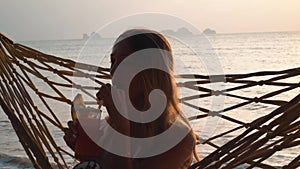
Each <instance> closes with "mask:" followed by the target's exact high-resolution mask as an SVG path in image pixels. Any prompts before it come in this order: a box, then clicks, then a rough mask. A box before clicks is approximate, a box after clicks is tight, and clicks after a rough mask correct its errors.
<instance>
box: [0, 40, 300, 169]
mask: <svg viewBox="0 0 300 169" xmlns="http://www.w3.org/2000/svg"><path fill="white" fill-rule="evenodd" d="M0 39H1V44H0V103H1V106H2V109H3V111H4V112H5V114H6V115H7V116H8V118H9V120H10V121H11V124H12V126H13V128H14V130H15V132H16V134H17V136H18V138H19V141H20V143H21V144H22V146H23V147H24V150H25V152H26V154H27V156H28V157H29V158H30V160H31V161H32V163H33V165H34V167H35V168H70V167H71V165H72V163H71V162H70V161H72V159H73V152H72V151H70V149H69V148H68V147H67V146H66V145H65V143H64V142H63V140H62V137H63V131H64V129H65V127H66V122H67V120H68V119H70V118H71V116H70V111H69V110H70V107H71V103H72V97H73V96H72V92H70V91H72V90H74V89H75V90H76V91H79V92H81V93H83V94H84V95H85V96H86V97H87V98H88V99H86V100H87V101H86V103H87V104H89V105H91V106H93V105H96V102H95V95H94V93H95V92H96V91H97V90H98V89H99V87H100V86H101V85H102V84H103V83H106V82H109V75H108V69H106V68H101V67H97V66H93V65H87V64H83V63H78V62H74V61H72V60H68V59H63V58H59V57H55V56H51V55H47V54H44V53H41V52H39V51H37V50H34V49H31V48H29V47H26V46H23V45H21V44H15V43H13V41H11V40H9V39H8V38H6V37H5V36H4V35H0ZM218 77H220V78H218ZM177 78H180V80H179V81H180V83H178V86H179V87H180V88H185V89H187V90H188V91H190V92H188V96H184V97H182V98H181V102H182V104H183V106H186V107H188V108H190V110H191V111H194V112H195V113H194V115H191V116H189V119H190V121H191V124H192V125H196V126H197V124H202V123H204V120H205V119H208V118H210V117H216V118H217V119H218V123H222V124H226V125H225V126H226V127H222V129H220V130H219V129H218V128H216V131H215V132H214V134H212V135H205V134H204V135H203V137H202V135H201V132H200V139H199V145H198V149H204V150H205V151H204V152H205V153H203V154H200V156H201V157H202V159H201V161H200V162H196V163H194V164H193V166H191V167H190V168H234V167H238V166H240V167H242V168H253V167H258V168H278V167H283V168H296V167H299V166H300V154H299V151H300V139H299V137H300V118H299V117H300V94H299V93H300V90H299V88H300V83H299V82H300V68H294V69H289V70H284V71H265V72H257V73H250V74H230V75H222V76H221V75H220V76H217V75H215V76H213V77H212V76H205V75H192V74H189V75H181V76H178V77H177ZM211 78H213V79H219V81H218V80H214V81H213V82H211V80H210V79H211ZM75 79H84V81H92V82H93V83H92V84H94V85H93V86H91V85H87V84H89V83H82V84H80V83H77V81H76V80H75ZM211 83H222V84H223V86H225V89H224V90H213V89H212V87H211ZM253 91H255V92H253ZM218 96H224V97H226V99H225V103H224V109H222V110H211V109H210V107H209V106H205V105H206V104H205V102H209V99H210V98H212V97H218ZM195 100H199V104H195V103H194V102H193V101H195ZM200 103H201V104H200ZM207 105H208V104H207ZM200 129H201V128H200ZM200 129H199V130H200ZM197 130H198V129H197V128H195V131H196V132H197ZM204 136H206V137H204ZM277 157H282V158H283V159H284V160H283V161H284V162H283V163H279V162H276V161H274V159H275V160H277V159H278V158H277ZM272 159H273V161H272Z"/></svg>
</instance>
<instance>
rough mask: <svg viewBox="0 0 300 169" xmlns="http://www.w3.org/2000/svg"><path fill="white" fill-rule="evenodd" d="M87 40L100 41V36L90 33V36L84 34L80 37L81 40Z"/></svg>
mask: <svg viewBox="0 0 300 169" xmlns="http://www.w3.org/2000/svg"><path fill="white" fill-rule="evenodd" d="M89 38H91V39H101V36H100V35H99V34H98V33H96V32H92V33H91V35H90V36H89V35H88V34H86V33H84V34H83V35H82V39H83V40H88V39H89Z"/></svg>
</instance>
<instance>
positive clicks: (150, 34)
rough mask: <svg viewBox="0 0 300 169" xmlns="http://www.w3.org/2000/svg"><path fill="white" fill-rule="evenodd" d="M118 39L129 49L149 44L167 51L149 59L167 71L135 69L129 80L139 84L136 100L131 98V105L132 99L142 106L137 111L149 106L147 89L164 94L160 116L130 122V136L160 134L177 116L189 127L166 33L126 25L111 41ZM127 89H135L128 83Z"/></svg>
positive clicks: (138, 48) (139, 48)
mask: <svg viewBox="0 0 300 169" xmlns="http://www.w3.org/2000/svg"><path fill="white" fill-rule="evenodd" d="M118 43H126V45H127V46H128V48H129V50H130V51H131V52H132V53H134V52H137V51H140V50H143V49H151V48H153V49H161V50H164V51H167V52H162V53H161V54H160V55H161V58H162V59H159V60H153V62H159V63H158V64H163V65H162V66H164V67H165V68H166V69H167V70H168V73H167V72H164V71H162V70H158V69H147V70H144V71H142V72H139V73H138V74H137V75H136V76H135V77H134V79H133V80H132V81H135V82H138V83H139V85H138V86H139V87H140V88H142V90H141V91H142V93H140V96H141V97H140V98H139V99H138V100H133V99H131V102H132V103H133V105H135V102H142V107H140V108H139V109H140V110H141V111H143V110H147V109H149V108H150V106H151V105H150V103H149V99H148V97H149V94H150V92H151V91H152V90H154V89H160V90H162V91H163V92H164V93H165V96H166V98H167V105H166V108H165V110H164V112H163V113H162V114H161V115H160V117H159V118H157V119H156V120H154V121H152V122H149V123H143V124H142V123H136V122H131V123H130V126H131V127H130V128H131V129H130V133H131V136H133V137H150V136H154V135H157V134H160V133H162V132H163V131H165V130H166V129H168V128H169V127H170V126H171V125H172V123H173V122H175V120H176V119H177V118H179V119H180V120H181V121H182V122H183V123H184V124H186V126H187V127H189V128H190V126H189V124H188V122H187V119H186V118H185V117H184V116H183V115H182V114H181V113H180V112H181V107H180V104H179V99H178V92H177V85H176V82H175V78H174V60H173V59H174V58H173V54H172V48H171V45H170V43H169V42H168V40H167V39H166V37H165V36H163V35H162V34H160V33H158V32H156V31H153V30H148V29H130V30H127V31H125V32H124V33H122V34H121V35H120V36H119V37H118V38H117V40H116V42H115V45H116V44H118ZM150 57H151V56H150ZM130 90H135V89H134V88H132V87H130ZM129 113H130V112H129Z"/></svg>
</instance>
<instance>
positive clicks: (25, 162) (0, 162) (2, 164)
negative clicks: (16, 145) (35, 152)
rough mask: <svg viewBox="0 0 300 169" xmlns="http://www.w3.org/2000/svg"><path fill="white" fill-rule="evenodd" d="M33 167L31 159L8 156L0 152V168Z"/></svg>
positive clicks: (27, 168)
mask: <svg viewBox="0 0 300 169" xmlns="http://www.w3.org/2000/svg"><path fill="white" fill-rule="evenodd" d="M20 168H22V169H34V167H33V165H32V163H31V161H30V160H29V159H28V158H26V157H17V156H10V155H7V154H1V153H0V169H20Z"/></svg>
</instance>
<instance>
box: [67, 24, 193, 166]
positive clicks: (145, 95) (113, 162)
mask: <svg viewBox="0 0 300 169" xmlns="http://www.w3.org/2000/svg"><path fill="white" fill-rule="evenodd" d="M133 55H134V57H138V58H141V57H144V58H143V59H142V61H143V60H146V64H148V65H150V66H149V68H147V69H145V70H142V71H140V72H136V74H134V75H135V76H132V77H133V78H132V79H131V78H130V77H131V76H129V75H128V76H127V74H132V72H135V71H136V70H139V69H134V68H133V67H136V66H138V65H139V64H144V63H141V62H139V61H136V60H137V59H134V60H133V61H132V59H131V61H128V60H130V57H133ZM134 61H136V62H134ZM125 63H126V64H125ZM120 67H122V68H123V69H121V68H120ZM118 69H119V70H118ZM120 69H121V70H120ZM122 70H123V71H122ZM124 70H125V71H124ZM110 74H111V77H112V85H113V86H111V85H109V84H106V85H103V86H102V87H101V89H100V90H99V92H98V93H97V98H98V100H99V101H101V102H103V103H104V106H105V107H106V109H107V111H108V114H109V117H107V118H106V122H107V123H108V124H109V126H111V127H112V128H113V129H114V130H116V131H118V132H119V133H122V134H123V135H127V136H129V137H131V138H149V137H152V138H155V136H158V135H162V134H163V133H165V132H167V131H169V129H170V130H172V129H175V130H176V131H177V132H178V133H180V132H182V131H187V132H186V133H185V134H184V135H183V137H182V138H180V140H179V142H176V141H174V140H176V139H178V137H177V136H178V135H176V133H174V132H173V134H171V135H169V136H168V139H169V140H167V141H168V142H170V144H171V143H173V142H175V143H174V145H172V146H170V148H169V149H167V150H165V151H163V152H160V153H156V154H155V153H154V154H153V151H155V150H156V149H157V147H159V145H158V144H160V143H159V142H157V143H158V144H157V143H155V144H154V142H153V144H150V145H149V144H148V145H147V146H142V147H141V148H140V149H139V150H136V149H134V148H132V147H134V146H135V145H130V144H132V143H129V142H124V146H125V147H126V146H128V147H130V148H129V149H130V150H129V152H128V153H134V154H144V156H143V155H142V156H138V155H135V156H125V157H122V156H120V155H116V154H114V153H113V152H109V151H107V149H106V150H105V149H103V148H101V147H100V146H98V147H97V148H96V149H97V152H96V153H95V155H93V156H94V158H90V160H94V161H97V162H98V163H99V164H100V166H101V167H102V168H104V169H118V168H128V169H129V168H134V169H148V168H149V169H150V168H151V169H153V168H155V169H184V168H188V166H190V164H191V162H192V159H193V150H194V148H195V142H196V141H195V140H196V139H195V135H194V133H193V131H192V129H191V128H190V126H189V124H188V121H187V119H186V118H185V117H184V116H183V115H182V114H181V113H180V112H181V109H180V106H179V100H178V97H177V88H176V83H175V79H174V76H173V56H172V49H171V46H170V44H169V42H168V41H167V39H166V38H165V37H164V36H163V35H161V34H160V33H158V32H156V31H152V30H144V29H132V30H128V31H126V32H124V33H123V34H121V35H120V36H119V37H118V39H117V40H116V42H115V44H114V46H113V50H112V53H111V69H110ZM119 74H122V75H119ZM128 78H129V79H128ZM128 80H130V85H129V86H128ZM126 84H127V85H126ZM126 86H127V87H129V88H128V89H127V88H126ZM112 88H113V89H112ZM114 88H118V90H125V91H126V90H128V91H129V92H128V93H125V95H126V94H128V95H129V96H128V98H129V100H130V103H131V104H132V106H133V107H134V108H135V109H136V110H137V111H140V112H145V111H147V110H150V109H151V106H152V108H153V106H154V105H158V106H160V105H159V103H158V102H160V101H157V100H159V99H161V98H159V97H160V96H161V95H160V94H157V95H155V96H156V97H154V99H153V98H152V101H151V99H150V101H149V95H151V92H152V91H154V90H156V89H159V90H160V91H162V92H163V93H164V96H162V98H163V99H162V102H163V103H162V105H163V106H162V107H163V108H162V109H161V110H162V112H161V113H160V114H159V115H158V116H157V117H153V118H152V119H150V120H149V119H148V121H147V119H146V118H144V116H142V115H141V117H139V118H136V117H134V118H136V119H140V120H141V119H144V121H143V120H141V121H136V120H132V119H130V120H128V117H130V115H132V114H133V112H132V109H129V108H128V105H127V106H126V104H125V107H127V108H125V109H126V110H129V111H127V112H126V113H127V115H126V113H125V114H124V112H125V111H126V110H125V109H123V110H122V109H120V108H119V107H120V105H118V104H119V103H121V107H122V104H123V105H124V102H123V101H120V100H118V99H116V96H114V94H112V91H113V90H114ZM125 97H126V96H125ZM116 100H117V101H116ZM123 107H124V106H123ZM156 107H157V106H156ZM120 111H121V112H120ZM123 111H124V112H123ZM141 114H142V113H141ZM154 114H156V113H154ZM148 115H149V114H148ZM137 116H140V115H137ZM146 116H147V115H145V117H146ZM147 117H148V116H147ZM149 117H150V118H151V116H149ZM145 119H146V120H145ZM72 125H73V126H72ZM77 125H78V124H77V123H76V125H75V127H74V123H72V124H71V128H72V130H71V131H74V128H75V132H71V133H73V134H74V133H77V132H78V131H76V126H77ZM174 126H175V127H174ZM100 128H101V127H100ZM101 130H102V133H104V134H103V135H102V136H101V138H100V139H99V142H100V143H102V142H105V141H109V140H113V139H114V136H113V135H112V134H111V133H109V132H107V129H106V127H103V126H102V128H101ZM68 135H69V134H68ZM181 136H182V135H181ZM65 138H68V136H67V135H66V136H65ZM65 140H66V142H67V144H68V145H70V144H73V145H74V142H75V141H74V139H73V140H72V141H73V143H70V140H68V139H65ZM87 140H88V139H87ZM98 145H99V144H98ZM71 147H72V148H73V149H74V146H71ZM128 147H127V148H128ZM75 152H76V151H75ZM145 154H147V155H145ZM81 160H82V161H86V160H88V159H81Z"/></svg>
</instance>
